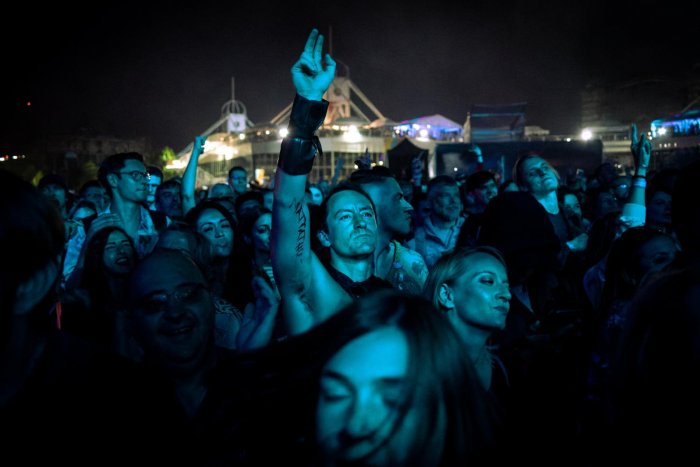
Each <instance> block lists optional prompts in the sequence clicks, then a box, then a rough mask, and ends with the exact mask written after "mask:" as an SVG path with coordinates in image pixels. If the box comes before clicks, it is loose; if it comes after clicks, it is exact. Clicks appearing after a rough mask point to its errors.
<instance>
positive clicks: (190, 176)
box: [180, 136, 207, 215]
mask: <svg viewBox="0 0 700 467" xmlns="http://www.w3.org/2000/svg"><path fill="white" fill-rule="evenodd" d="M206 141H207V137H206V136H195V138H194V143H193V144H192V155H190V160H189V162H188V163H187V167H186V168H185V172H184V173H183V174H182V185H181V188H180V189H181V190H182V214H183V215H184V214H187V212H188V211H189V210H190V209H192V208H193V207H194V206H195V204H197V200H196V198H195V196H194V193H195V188H196V184H197V164H199V156H201V155H202V153H203V152H204V143H206Z"/></svg>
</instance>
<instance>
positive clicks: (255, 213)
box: [238, 207, 272, 250]
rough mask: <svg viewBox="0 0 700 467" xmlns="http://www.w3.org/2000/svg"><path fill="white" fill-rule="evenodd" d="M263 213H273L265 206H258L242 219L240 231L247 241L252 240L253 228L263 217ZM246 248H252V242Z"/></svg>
mask: <svg viewBox="0 0 700 467" xmlns="http://www.w3.org/2000/svg"><path fill="white" fill-rule="evenodd" d="M263 214H272V211H270V210H269V209H267V208H264V207H257V208H255V209H251V210H250V211H249V213H248V214H246V215H245V216H243V218H242V219H241V223H240V225H239V230H238V231H239V232H240V234H241V236H242V237H243V238H244V239H246V241H251V242H252V238H253V228H254V227H255V223H256V222H257V221H258V219H260V217H262V215H263ZM244 248H245V249H246V250H250V249H251V248H252V243H251V244H247V245H245V247H244Z"/></svg>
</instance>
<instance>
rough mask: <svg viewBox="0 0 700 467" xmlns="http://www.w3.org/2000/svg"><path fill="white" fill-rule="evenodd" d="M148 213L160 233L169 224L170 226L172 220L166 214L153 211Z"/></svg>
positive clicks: (148, 210)
mask: <svg viewBox="0 0 700 467" xmlns="http://www.w3.org/2000/svg"><path fill="white" fill-rule="evenodd" d="M143 209H146V208H143ZM146 211H147V212H148V215H149V216H151V220H152V221H153V226H154V227H155V228H156V230H157V231H158V232H160V231H162V230H164V229H165V228H166V227H167V226H168V224H170V219H169V218H168V216H167V215H165V213H162V212H160V211H151V210H150V209H146Z"/></svg>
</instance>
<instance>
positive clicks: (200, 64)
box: [0, 1, 700, 151]
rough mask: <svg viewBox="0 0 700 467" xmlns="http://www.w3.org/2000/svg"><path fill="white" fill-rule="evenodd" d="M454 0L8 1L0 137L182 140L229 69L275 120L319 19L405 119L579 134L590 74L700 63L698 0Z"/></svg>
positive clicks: (224, 94) (359, 73)
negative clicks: (499, 108)
mask: <svg viewBox="0 0 700 467" xmlns="http://www.w3.org/2000/svg"><path fill="white" fill-rule="evenodd" d="M455 3H457V2H447V1H433V2H425V3H424V4H423V5H422V6H420V5H414V2H410V3H406V4H402V3H399V2H385V1H374V2H287V3H277V2H265V1H257V2H249V3H243V2H228V3H226V4H216V3H209V4H206V5H203V4H200V5H188V4H186V3H173V4H171V5H162V6H153V5H147V4H145V2H143V3H133V2H119V3H116V2H109V1H108V2H100V3H99V4H94V5H92V6H88V7H84V8H76V7H70V6H65V5H56V4H49V5H48V6H39V4H36V3H31V4H30V3H29V2H24V3H22V4H19V5H14V6H13V8H12V10H13V11H16V13H14V14H13V15H8V16H6V17H5V18H4V20H3V23H4V25H3V31H2V33H3V36H4V37H3V40H2V44H3V45H2V46H1V47H2V49H3V50H2V52H3V55H2V56H3V57H4V59H5V60H4V67H3V68H4V69H3V72H2V73H3V82H4V84H3V85H2V88H3V91H2V96H3V98H2V102H1V104H2V115H3V117H2V122H1V125H0V144H2V145H3V148H2V149H3V150H5V147H7V146H8V145H11V144H13V143H15V142H17V141H21V140H25V141H26V140H32V139H35V138H39V137H41V136H43V135H45V134H46V133H47V132H71V131H76V130H77V129H79V128H91V129H94V130H95V131H97V132H100V133H101V134H111V135H115V136H118V137H122V138H140V137H145V138H148V139H149V140H150V141H151V142H152V143H153V144H154V146H155V147H156V148H162V147H163V146H166V145H167V146H170V147H172V148H173V149H175V150H176V151H179V150H180V149H182V148H183V147H184V146H185V145H186V144H187V143H188V142H190V141H191V140H192V139H193V137H194V136H195V135H197V134H199V133H201V132H203V131H204V130H205V129H206V128H207V127H208V126H210V125H211V124H212V123H213V122H214V121H216V119H217V118H218V117H219V115H220V111H221V106H222V105H223V104H224V102H226V101H227V100H229V99H230V98H231V78H232V77H235V82H236V87H235V89H236V94H235V97H236V99H238V100H240V101H242V102H243V103H245V105H246V106H247V109H248V116H249V118H250V119H251V120H252V121H253V122H255V123H260V122H263V121H268V120H270V119H271V118H272V117H273V116H274V115H275V114H277V113H278V112H279V111H280V110H282V109H283V108H284V107H285V106H286V105H287V104H288V103H289V102H290V101H291V99H292V97H293V87H292V84H291V81H290V78H289V68H290V66H291V65H292V63H294V61H295V60H296V59H297V57H298V55H299V53H300V52H301V50H302V47H303V45H304V41H305V39H306V36H307V35H308V32H309V30H310V29H311V27H313V26H315V27H318V28H319V29H320V30H321V32H322V33H324V34H327V33H328V31H329V28H330V27H332V30H333V35H332V47H333V50H332V52H333V56H334V57H335V58H336V59H338V60H340V61H341V62H342V63H344V64H345V65H347V66H348V67H349V70H350V76H351V78H352V80H353V81H354V82H355V83H356V84H357V85H358V87H359V88H360V89H361V90H362V91H363V92H364V93H365V94H366V95H367V96H368V97H369V98H370V100H372V101H373V102H374V104H375V105H376V106H377V107H378V108H379V109H380V110H381V111H382V112H383V113H384V114H385V116H386V117H388V118H390V119H393V120H396V121H400V120H404V119H409V118H414V117H418V116H423V115H431V114H435V113H440V114H443V115H444V116H446V117H447V118H450V119H452V120H454V121H456V122H458V123H464V121H465V119H466V115H467V112H468V111H469V109H470V106H471V105H472V104H507V103H513V102H527V103H528V106H527V124H529V125H539V126H541V127H544V128H546V129H549V130H550V131H551V133H553V134H568V133H575V132H578V131H579V129H580V128H579V120H580V111H581V103H580V92H581V90H582V89H583V86H584V85H585V84H587V83H600V82H609V81H621V80H629V79H634V78H635V77H636V76H639V75H640V74H643V75H669V74H671V75H672V74H674V73H681V72H682V71H683V70H686V69H690V68H691V67H692V65H693V64H694V63H700V59H699V52H698V50H700V47H697V45H696V44H697V32H696V25H695V24H694V23H695V21H696V19H697V17H698V13H699V12H700V11H699V7H698V3H697V2H690V4H689V5H687V6H682V5H681V3H669V2H667V3H664V4H659V3H658V2H650V1H636V2H602V1H600V2H576V3H574V4H570V3H572V2H558V3H554V2H551V3H549V2H519V3H517V4H514V3H513V4H512V3H508V2H465V3H462V4H461V5H455ZM8 11H9V10H8ZM28 102H31V106H28V105H27V103H28ZM679 110H680V109H679Z"/></svg>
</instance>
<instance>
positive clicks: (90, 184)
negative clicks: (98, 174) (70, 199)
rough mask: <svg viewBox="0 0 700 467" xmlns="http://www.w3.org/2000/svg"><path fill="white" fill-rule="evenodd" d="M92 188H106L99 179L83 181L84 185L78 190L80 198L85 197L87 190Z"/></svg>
mask: <svg viewBox="0 0 700 467" xmlns="http://www.w3.org/2000/svg"><path fill="white" fill-rule="evenodd" d="M90 188H103V189H104V187H103V186H102V184H101V183H100V182H99V180H88V181H87V182H85V183H83V185H82V186H81V187H80V190H79V191H78V196H79V197H80V198H82V197H84V196H85V192H86V191H87V190H88V189H90Z"/></svg>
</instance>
